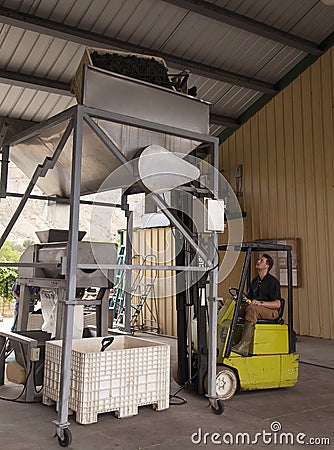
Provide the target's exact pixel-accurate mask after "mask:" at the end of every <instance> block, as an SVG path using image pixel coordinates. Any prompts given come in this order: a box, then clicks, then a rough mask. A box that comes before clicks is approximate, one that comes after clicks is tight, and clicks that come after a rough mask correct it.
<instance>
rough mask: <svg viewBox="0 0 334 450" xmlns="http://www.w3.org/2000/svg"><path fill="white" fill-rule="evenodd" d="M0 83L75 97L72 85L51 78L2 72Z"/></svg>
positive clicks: (0, 71)
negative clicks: (71, 88)
mask: <svg viewBox="0 0 334 450" xmlns="http://www.w3.org/2000/svg"><path fill="white" fill-rule="evenodd" d="M0 83H3V84H10V85H15V86H20V87H23V88H29V89H36V90H38V91H46V92H51V93H53V94H58V95H66V96H68V97H74V94H72V92H71V90H70V84H68V83H62V82H61V81H55V80H51V79H50V78H44V77H43V78H41V77H36V76H33V75H28V74H24V73H19V72H12V71H11V70H3V69H1V70H0Z"/></svg>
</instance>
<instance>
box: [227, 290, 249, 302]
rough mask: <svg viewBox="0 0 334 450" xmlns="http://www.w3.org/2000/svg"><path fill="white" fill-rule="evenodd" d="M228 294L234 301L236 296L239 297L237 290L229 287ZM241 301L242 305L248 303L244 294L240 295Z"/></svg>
mask: <svg viewBox="0 0 334 450" xmlns="http://www.w3.org/2000/svg"><path fill="white" fill-rule="evenodd" d="M228 292H229V293H230V294H231V295H232V297H233V299H234V300H237V298H238V295H239V289H238V288H234V287H230V288H229V290H228ZM241 301H242V302H244V303H249V299H248V298H247V295H246V294H245V293H244V292H243V293H242V295H241Z"/></svg>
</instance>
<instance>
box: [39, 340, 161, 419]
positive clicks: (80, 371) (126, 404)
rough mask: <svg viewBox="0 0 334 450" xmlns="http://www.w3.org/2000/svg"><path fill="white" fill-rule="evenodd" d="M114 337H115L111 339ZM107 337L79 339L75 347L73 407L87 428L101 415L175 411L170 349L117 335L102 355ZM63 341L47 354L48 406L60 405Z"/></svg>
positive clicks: (45, 396)
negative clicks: (144, 410) (148, 409)
mask: <svg viewBox="0 0 334 450" xmlns="http://www.w3.org/2000/svg"><path fill="white" fill-rule="evenodd" d="M109 337H110V336H109ZM102 340H103V337H97V338H88V339H75V340H73V345H72V360H71V384H70V395H69V408H70V409H72V410H73V411H75V412H76V421H77V422H78V423H81V424H88V423H94V422H97V415H98V414H100V413H104V412H108V411H115V412H116V415H117V417H128V416H133V415H135V414H138V406H143V405H153V406H154V407H155V408H156V409H157V410H163V409H166V408H168V407H169V383H170V348H169V346H168V345H166V344H161V343H157V342H154V341H149V340H146V339H141V338H135V337H129V336H115V339H114V341H113V343H112V344H111V345H110V346H109V347H108V348H107V349H106V350H105V351H104V352H101V342H102ZM61 353H62V341H49V342H47V343H46V349H45V370H44V389H43V403H44V404H47V405H48V404H51V403H53V402H56V403H57V408H58V401H59V386H60V369H61Z"/></svg>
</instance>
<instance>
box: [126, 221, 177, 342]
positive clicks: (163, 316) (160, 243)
mask: <svg viewBox="0 0 334 450" xmlns="http://www.w3.org/2000/svg"><path fill="white" fill-rule="evenodd" d="M132 244H133V256H134V260H133V262H134V264H137V263H139V262H140V260H142V259H143V257H144V258H145V257H147V264H148V265H149V264H151V263H152V264H153V265H154V264H161V265H167V266H172V265H175V262H174V255H175V249H174V237H173V234H172V230H171V229H170V228H168V227H167V228H148V229H138V230H136V231H135V232H134V234H133V242H132ZM135 255H138V256H139V257H136V256H135ZM150 255H153V256H150ZM143 275H144V278H143V280H142V282H144V283H154V293H155V298H156V304H157V310H158V316H159V323H160V327H161V333H163V334H168V335H171V336H176V300H175V299H176V297H175V279H174V275H175V272H174V271H171V270H159V271H154V270H146V271H144V273H143ZM134 277H136V273H134V275H133V278H134ZM155 277H156V280H155ZM154 280H155V281H154ZM151 297H152V296H151V295H149V297H148V298H149V299H150V298H151ZM148 304H149V306H150V308H153V306H154V305H153V304H152V298H151V300H149V301H148ZM145 315H146V319H149V313H148V311H147V310H146V313H145Z"/></svg>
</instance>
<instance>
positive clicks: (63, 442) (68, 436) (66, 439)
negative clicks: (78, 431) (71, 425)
mask: <svg viewBox="0 0 334 450" xmlns="http://www.w3.org/2000/svg"><path fill="white" fill-rule="evenodd" d="M63 433H64V436H63V438H61V437H60V436H58V444H59V445H60V446H61V447H68V446H69V445H71V443H72V433H71V432H70V430H69V429H68V428H64V429H63Z"/></svg>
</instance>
